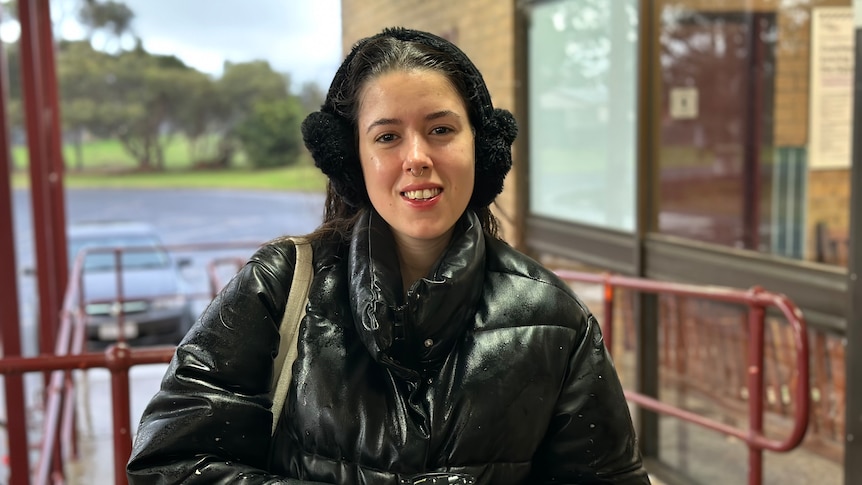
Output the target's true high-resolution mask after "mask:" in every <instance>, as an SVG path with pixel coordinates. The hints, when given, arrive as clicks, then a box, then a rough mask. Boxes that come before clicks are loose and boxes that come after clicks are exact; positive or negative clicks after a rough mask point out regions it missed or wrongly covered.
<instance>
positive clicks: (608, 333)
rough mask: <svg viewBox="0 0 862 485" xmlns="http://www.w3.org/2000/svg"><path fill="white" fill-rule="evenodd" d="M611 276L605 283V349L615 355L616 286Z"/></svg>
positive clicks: (608, 276) (606, 277) (607, 277)
mask: <svg viewBox="0 0 862 485" xmlns="http://www.w3.org/2000/svg"><path fill="white" fill-rule="evenodd" d="M610 277H611V276H610V274H606V275H605V282H604V292H603V295H604V299H605V301H604V304H605V322H606V324H605V331H604V339H605V347H607V349H608V353H610V354H611V356H613V354H614V285H612V284H611V282H610Z"/></svg>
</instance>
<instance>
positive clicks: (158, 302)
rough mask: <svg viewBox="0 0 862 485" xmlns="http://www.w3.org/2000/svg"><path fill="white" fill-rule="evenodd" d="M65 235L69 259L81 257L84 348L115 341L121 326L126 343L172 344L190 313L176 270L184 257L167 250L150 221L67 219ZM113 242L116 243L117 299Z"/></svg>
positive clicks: (190, 320)
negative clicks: (67, 227) (79, 220)
mask: <svg viewBox="0 0 862 485" xmlns="http://www.w3.org/2000/svg"><path fill="white" fill-rule="evenodd" d="M68 241H69V261H70V264H72V263H73V262H74V261H75V258H76V257H77V256H78V255H79V254H81V256H82V257H84V261H83V266H82V272H81V273H82V274H81V278H80V279H79V284H80V285H81V287H80V291H81V292H82V295H83V298H81V299H80V301H81V302H82V304H83V310H84V311H83V314H84V315H85V318H86V328H87V341H88V347H89V348H90V349H98V348H104V347H106V346H107V345H108V344H110V343H113V342H116V341H117V340H118V339H119V336H120V331H121V329H122V332H123V334H124V336H125V338H126V341H127V342H128V343H129V344H130V345H161V344H176V343H178V342H179V341H180V339H182V337H183V336H184V335H185V334H186V332H187V331H188V329H189V328H190V327H191V325H192V323H193V321H194V318H195V317H194V315H193V313H192V306H191V302H190V300H189V298H188V297H187V295H186V294H185V291H184V284H183V282H184V278H183V276H182V272H181V270H182V268H183V267H184V266H186V265H187V264H189V263H190V260H188V259H178V258H176V257H175V255H173V254H171V253H170V252H169V251H168V250H167V249H166V248H165V247H164V245H163V244H162V242H161V240H160V238H159V236H158V234H157V233H156V230H155V229H154V228H153V227H152V226H151V225H149V224H145V223H141V222H95V223H81V224H73V225H70V227H69V229H68ZM115 248H120V249H122V251H121V253H120V254H121V257H120V271H119V273H120V274H122V279H121V282H122V290H121V295H120V299H121V300H122V301H119V300H118V291H117V290H118V281H120V280H119V279H118V271H117V265H116V262H117V256H116V252H115V251H114V250H113V249H115ZM82 251H85V252H82ZM70 277H74V274H72V275H71V276H70ZM121 315H122V325H120V322H119V317H120V316H121Z"/></svg>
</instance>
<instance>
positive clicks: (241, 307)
mask: <svg viewBox="0 0 862 485" xmlns="http://www.w3.org/2000/svg"><path fill="white" fill-rule="evenodd" d="M294 258H295V255H294V248H293V246H292V245H289V244H284V245H277V244H271V245H267V246H264V247H263V248H261V249H260V250H259V251H258V252H257V253H256V254H255V256H254V257H252V259H251V260H250V261H249V263H248V264H246V265H245V266H244V267H243V268H242V269H241V270H240V272H239V273H238V274H237V275H236V276H235V277H234V278H233V279H232V280H231V282H230V283H229V284H228V285H227V286H226V287H225V288H224V289H223V290H222V291H221V292H220V293H219V295H218V296H216V298H215V299H213V301H212V302H211V303H210V305H209V306H208V307H207V309H206V310H205V311H204V312H203V314H202V315H201V317H200V319H198V321H197V322H196V323H195V325H194V326H193V327H192V328H191V330H189V333H188V334H187V335H186V337H185V338H184V339H183V341H182V342H181V343H180V344H179V346H178V347H177V350H176V353H175V354H174V357H173V359H172V360H171V363H170V365H169V366H168V369H167V372H166V374H165V376H164V378H163V379H162V383H161V388H160V390H159V392H158V393H157V394H156V395H155V396H154V397H153V398H152V400H151V401H150V402H149V404H148V405H147V407H146V409H145V410H144V413H143V416H142V418H141V422H140V425H139V427H138V433H137V437H136V439H135V443H134V446H133V449H132V455H131V458H130V460H129V463H128V465H127V467H126V472H127V475H128V478H129V483H130V484H133V485H138V484H177V483H183V484H214V483H233V482H235V481H240V480H242V482H243V483H247V484H250V485H251V484H285V485H287V484H290V485H300V484H311V483H312V482H306V481H300V480H291V479H287V478H285V477H278V476H274V475H271V474H269V473H267V472H266V471H264V470H265V468H266V466H267V462H268V458H269V453H270V449H269V447H270V427H271V423H272V415H271V413H270V406H271V404H272V403H271V399H270V397H269V392H270V380H271V376H272V367H273V357H274V355H276V353H277V351H278V325H279V323H280V322H281V318H282V315H283V312H284V305H285V302H286V301H287V292H288V291H289V289H290V281H291V278H292V275H293V262H294Z"/></svg>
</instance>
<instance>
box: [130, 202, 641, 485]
mask: <svg viewBox="0 0 862 485" xmlns="http://www.w3.org/2000/svg"><path fill="white" fill-rule="evenodd" d="M294 254H295V252H294V247H293V246H292V244H291V243H290V242H288V241H282V242H278V241H276V242H273V243H270V244H268V245H266V246H264V247H263V248H261V249H260V250H259V251H258V252H257V253H256V255H255V256H254V257H253V258H252V259H251V261H250V262H249V263H248V264H247V265H246V266H245V267H244V268H243V269H242V270H241V271H240V273H239V274H238V275H237V276H236V277H235V278H234V279H233V281H232V282H231V283H230V284H229V285H228V286H227V287H226V288H225V289H224V290H223V291H222V292H221V294H220V295H219V296H218V297H217V298H216V299H215V300H214V301H213V302H212V304H211V305H210V306H209V307H208V308H207V310H206V311H205V312H204V314H203V316H202V318H201V319H200V320H199V321H198V322H197V324H196V325H195V326H194V327H193V328H192V330H191V331H190V332H189V334H188V335H187V336H186V338H185V339H184V341H183V342H182V343H181V344H180V346H179V347H178V348H177V352H176V355H175V357H174V359H173V361H172V362H171V364H170V367H169V368H168V371H167V374H166V375H165V378H164V380H163V382H162V387H161V390H160V392H159V393H158V394H157V395H156V396H155V397H154V398H153V400H152V401H151V402H150V404H149V406H148V407H147V409H146V411H145V412H144V415H143V418H142V421H141V424H140V428H139V430H138V435H137V438H136V441H135V446H134V450H133V453H132V458H131V461H130V462H129V465H128V475H129V479H130V482H131V483H133V484H143V483H195V484H197V483H201V484H203V483H206V484H213V483H233V482H242V483H249V484H258V483H260V484H263V483H266V484H275V483H280V484H308V483H318V482H320V483H327V484H349V485H359V484H369V485H396V484H400V483H410V482H409V481H401V480H404V479H405V478H408V479H409V478H410V477H413V476H415V475H417V474H421V473H427V472H434V471H446V472H451V473H460V474H465V475H469V476H471V477H474V478H475V483H477V484H494V485H501V484H503V485H505V484H542V483H555V484H586V483H625V484H644V483H649V480H648V478H647V476H646V472H645V471H644V469H643V468H642V465H641V459H640V455H639V453H638V451H637V446H636V440H635V436H634V431H633V428H632V423H631V418H630V416H629V411H628V407H627V406H626V402H625V400H624V397H623V393H622V390H621V388H620V383H619V380H618V378H617V374H616V371H615V370H614V367H613V364H612V363H611V361H610V358H609V357H608V355H607V353H606V351H605V348H604V344H603V342H602V336H601V333H600V330H599V325H598V324H597V323H596V320H595V318H594V317H593V316H592V315H591V314H590V313H589V311H588V310H587V309H586V308H585V307H584V306H583V304H582V303H581V302H580V301H579V300H578V299H577V298H576V297H575V296H574V295H573V294H572V292H571V291H570V290H569V288H568V287H567V286H566V285H565V284H564V283H563V282H561V281H560V280H559V279H558V278H556V277H555V276H554V275H553V274H552V273H550V272H549V271H547V270H546V269H544V268H542V267H541V266H540V265H538V264H537V263H536V262H534V261H533V260H531V259H529V258H527V257H526V256H524V255H522V254H521V253H519V252H517V251H515V250H514V249H512V248H510V247H509V246H507V245H506V244H505V243H503V242H500V241H498V240H496V239H493V238H490V237H486V236H485V234H484V233H483V232H482V230H481V228H480V227H479V225H478V222H477V219H476V218H475V216H474V215H473V214H472V213H468V214H466V215H465V216H464V217H463V218H462V219H461V221H460V222H459V224H458V227H457V228H456V232H455V236H453V240H452V243H451V245H450V247H449V248H448V250H447V251H446V253H445V254H444V255H443V257H442V258H441V260H440V261H439V263H438V265H437V266H436V267H435V268H433V271H432V273H431V274H430V275H429V276H428V277H427V278H425V279H422V280H420V281H419V282H417V283H416V284H415V285H414V286H413V287H412V288H411V289H410V291H409V292H408V293H407V296H406V301H405V298H404V297H402V296H401V295H402V293H403V292H402V290H401V277H400V274H399V271H398V263H397V259H396V253H395V246H394V242H393V240H392V236H391V233H390V232H389V229H388V227H387V226H386V225H385V223H383V222H382V220H380V219H379V216H377V215H376V214H374V213H373V212H371V213H366V214H364V216H363V217H362V219H361V220H360V222H359V224H358V225H357V226H356V228H355V230H354V235H353V238H352V241H351V243H350V245H349V246H348V245H345V244H341V243H335V242H327V241H316V242H315V243H314V272H315V276H314V279H313V282H312V286H311V290H310V296H309V303H308V307H307V313H308V314H307V317H306V319H305V320H304V323H303V325H302V327H301V330H300V340H299V345H298V357H297V360H296V363H295V364H294V373H293V381H292V385H291V388H290V391H289V394H288V398H287V402H286V404H285V407H284V414H283V415H282V419H281V420H280V422H279V427H278V429H277V430H276V434H275V437H274V438H270V426H271V415H270V412H269V407H270V402H269V398H268V392H269V390H270V389H269V383H270V379H271V374H272V365H273V364H272V362H273V355H274V354H275V353H276V351H277V342H278V329H277V325H278V322H280V320H281V318H282V313H283V309H284V305H285V301H286V299H287V293H288V291H289V286H290V281H291V277H292V273H293V261H294ZM283 477H295V478H294V479H287V478H283ZM442 483H448V482H442Z"/></svg>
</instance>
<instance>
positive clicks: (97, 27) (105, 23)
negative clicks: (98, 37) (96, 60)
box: [78, 0, 135, 50]
mask: <svg viewBox="0 0 862 485" xmlns="http://www.w3.org/2000/svg"><path fill="white" fill-rule="evenodd" d="M134 18H135V13H134V12H133V11H132V9H130V8H129V7H128V6H127V5H126V4H125V3H123V2H115V1H113V0H108V1H107V2H100V1H98V0H84V3H83V4H82V5H81V10H80V11H79V12H78V20H80V21H81V23H82V24H83V25H84V26H85V27H87V38H88V40H89V41H90V43H92V42H93V38H94V35H95V34H96V33H97V32H101V33H103V34H105V42H104V43H103V45H101V46H100V47H101V50H108V47H110V42H111V41H113V42H115V43H116V49H115V50H119V49H120V45H121V42H122V39H123V36H124V35H126V34H127V33H131V31H132V20H133V19H134Z"/></svg>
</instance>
